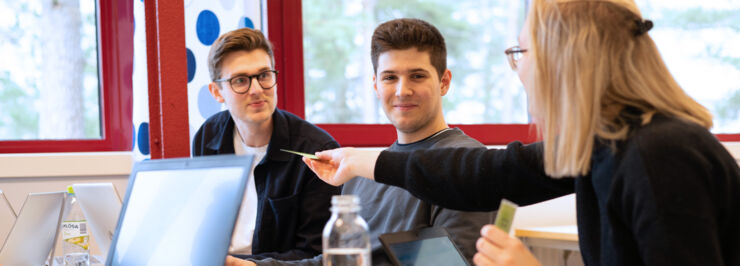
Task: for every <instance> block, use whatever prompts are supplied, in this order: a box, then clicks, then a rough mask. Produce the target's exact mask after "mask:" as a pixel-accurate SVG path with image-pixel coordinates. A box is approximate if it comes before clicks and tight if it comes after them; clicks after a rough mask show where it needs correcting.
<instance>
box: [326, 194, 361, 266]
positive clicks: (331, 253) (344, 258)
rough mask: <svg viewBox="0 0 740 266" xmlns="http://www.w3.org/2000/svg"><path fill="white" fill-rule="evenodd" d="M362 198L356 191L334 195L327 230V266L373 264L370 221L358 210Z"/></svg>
mask: <svg viewBox="0 0 740 266" xmlns="http://www.w3.org/2000/svg"><path fill="white" fill-rule="evenodd" d="M359 202H360V200H359V199H358V198H357V196H355V195H340V196H334V197H332V199H331V205H332V206H331V212H332V215H331V218H329V222H327V223H326V226H325V227H324V232H323V238H322V240H323V262H324V266H335V265H353V266H354V265H356V266H370V265H371V263H370V236H369V234H368V230H367V223H366V222H365V220H364V219H362V217H360V215H359V214H358V212H359V211H360V204H359Z"/></svg>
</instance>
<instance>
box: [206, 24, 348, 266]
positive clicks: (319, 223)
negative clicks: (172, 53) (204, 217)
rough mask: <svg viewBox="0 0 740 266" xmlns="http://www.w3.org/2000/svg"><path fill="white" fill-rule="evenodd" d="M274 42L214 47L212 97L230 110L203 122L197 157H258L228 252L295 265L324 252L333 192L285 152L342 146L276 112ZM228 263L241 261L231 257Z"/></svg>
mask: <svg viewBox="0 0 740 266" xmlns="http://www.w3.org/2000/svg"><path fill="white" fill-rule="evenodd" d="M274 65H275V59H274V57H273V53H272V46H271V45H270V42H269V41H268V40H267V39H265V37H264V35H262V33H261V32H260V31H257V30H252V29H249V28H242V29H238V30H234V31H231V32H227V33H225V34H224V35H222V36H221V37H219V38H218V39H217V40H216V41H215V42H214V43H213V45H212V46H211V51H210V53H209V56H208V66H209V70H210V74H211V79H212V80H213V82H211V83H210V84H209V85H208V88H209V90H210V92H211V94H212V95H213V97H214V98H215V99H216V100H217V101H218V102H221V103H225V105H226V108H227V110H226V111H223V112H220V113H217V114H215V115H213V116H211V117H210V118H208V120H206V121H205V123H203V125H202V126H201V127H200V129H198V132H197V133H196V134H195V138H194V139H193V156H203V155H214V154H234V153H235V154H248V155H253V156H254V158H255V159H254V162H253V163H252V169H251V172H250V175H249V181H248V185H247V191H246V193H245V196H244V200H243V202H242V207H241V210H240V212H239V217H238V219H237V223H236V225H235V228H234V234H233V237H232V239H231V245H230V247H229V254H231V255H234V256H238V257H241V258H248V259H263V258H277V259H285V260H296V259H303V258H311V257H314V256H316V255H317V254H319V253H321V231H322V230H323V227H324V224H325V223H326V221H327V220H328V219H329V216H330V213H329V206H330V200H331V197H332V195H335V194H339V192H340V188H338V187H332V186H330V185H327V184H325V183H324V182H322V181H321V180H319V179H318V178H316V175H314V173H313V172H311V170H309V169H308V167H306V165H305V164H304V163H303V162H301V157H300V156H295V155H292V154H288V153H285V152H281V151H280V149H289V150H296V151H302V152H314V151H317V150H322V149H326V148H336V147H339V145H338V144H337V142H336V141H334V139H333V138H332V137H331V136H329V134H327V133H326V132H325V131H324V130H321V129H319V128H318V127H316V126H314V125H312V124H310V123H308V122H306V121H304V120H303V119H300V118H299V117H297V116H295V115H293V114H291V113H288V112H285V111H283V110H279V109H277V108H276V106H277V94H276V92H277V89H278V88H277V87H278V86H277V79H276V78H277V71H276V70H275V69H274ZM228 261H239V262H243V263H244V264H245V265H248V264H249V263H248V262H247V261H244V260H238V259H235V258H233V257H229V258H228V260H227V262H228Z"/></svg>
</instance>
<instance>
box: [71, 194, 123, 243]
mask: <svg viewBox="0 0 740 266" xmlns="http://www.w3.org/2000/svg"><path fill="white" fill-rule="evenodd" d="M72 188H73V189H74V191H75V196H76V197H77V202H79V204H80V207H81V208H82V213H83V214H84V215H85V218H86V219H87V225H88V226H89V227H90V231H91V232H92V235H93V237H94V238H95V242H96V243H97V244H98V248H99V249H100V252H101V256H102V258H106V257H107V255H108V248H109V247H110V243H111V241H112V240H113V233H114V232H115V231H116V223H117V222H118V214H119V213H120V212H121V200H120V199H119V197H118V194H117V193H116V189H115V188H114V187H113V184H111V183H87V184H73V185H72Z"/></svg>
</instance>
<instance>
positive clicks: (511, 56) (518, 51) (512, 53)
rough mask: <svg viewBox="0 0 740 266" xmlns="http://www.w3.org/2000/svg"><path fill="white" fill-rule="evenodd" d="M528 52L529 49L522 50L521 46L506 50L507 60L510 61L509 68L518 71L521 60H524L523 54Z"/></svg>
mask: <svg viewBox="0 0 740 266" xmlns="http://www.w3.org/2000/svg"><path fill="white" fill-rule="evenodd" d="M525 52H527V49H522V48H521V47H519V45H517V46H514V47H511V48H509V49H506V51H504V53H505V54H506V59H508V60H509V66H511V69H512V70H514V71H516V70H517V67H518V65H519V60H520V59H522V56H523V54H524V53H525Z"/></svg>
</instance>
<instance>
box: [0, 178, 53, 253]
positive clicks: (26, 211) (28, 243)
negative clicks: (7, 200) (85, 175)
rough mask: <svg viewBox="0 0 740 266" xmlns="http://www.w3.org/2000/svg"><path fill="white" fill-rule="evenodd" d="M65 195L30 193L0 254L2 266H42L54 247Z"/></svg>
mask: <svg viewBox="0 0 740 266" xmlns="http://www.w3.org/2000/svg"><path fill="white" fill-rule="evenodd" d="M64 196H65V192H63V191H60V192H49V193H30V194H28V197H26V201H25V202H24V203H23V206H22V207H21V210H20V212H19V213H18V217H17V218H16V220H15V223H14V224H13V228H12V229H11V231H10V233H9V234H8V237H7V238H6V239H5V243H4V244H3V246H2V250H0V264H2V265H33V266H38V265H44V264H45V263H46V261H47V259H48V258H49V253H50V252H51V251H52V249H53V247H54V243H55V241H56V238H57V233H58V229H59V223H60V222H61V220H62V212H63V211H64Z"/></svg>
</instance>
